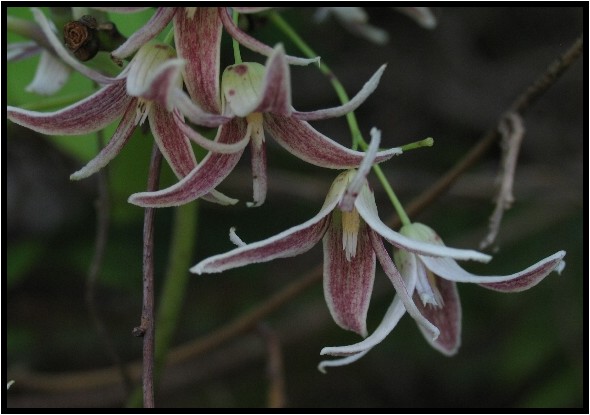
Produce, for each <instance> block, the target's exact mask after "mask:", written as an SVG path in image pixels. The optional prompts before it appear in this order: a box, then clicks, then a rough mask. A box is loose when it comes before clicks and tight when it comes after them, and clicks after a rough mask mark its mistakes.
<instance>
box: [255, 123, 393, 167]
mask: <svg viewBox="0 0 590 415" xmlns="http://www.w3.org/2000/svg"><path fill="white" fill-rule="evenodd" d="M264 127H265V128H266V129H267V130H268V132H269V133H270V134H271V135H272V136H273V137H274V139H275V140H276V141H277V142H278V143H279V144H280V145H281V146H283V147H284V148H286V149H287V150H288V151H289V152H290V153H292V154H293V155H295V156H296V157H299V158H300V159H302V160H305V161H307V162H308V163H311V164H314V165H316V166H320V167H325V168H329V169H351V168H355V167H358V166H359V165H360V164H361V162H362V161H363V158H364V157H365V153H364V152H362V151H354V150H351V149H349V148H346V147H344V146H343V145H341V144H338V143H337V142H335V141H333V140H331V139H330V138H328V137H326V136H325V135H323V134H321V133H320V132H318V131H316V130H315V129H314V128H313V127H312V126H311V125H309V124H308V123H307V122H305V121H300V120H297V119H295V118H293V117H290V118H289V117H284V116H281V115H274V114H268V113H266V114H264ZM401 152H402V151H401V149H399V148H392V149H389V150H385V151H380V152H378V153H377V156H376V158H375V163H381V162H382V161H385V160H388V159H390V158H391V157H393V156H394V155H396V154H401Z"/></svg>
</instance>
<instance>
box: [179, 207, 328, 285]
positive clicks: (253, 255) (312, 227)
mask: <svg viewBox="0 0 590 415" xmlns="http://www.w3.org/2000/svg"><path fill="white" fill-rule="evenodd" d="M337 202H338V200H337V199H334V200H333V201H332V203H331V204H328V205H325V206H324V207H323V208H322V209H321V210H320V212H319V213H318V214H317V215H316V216H314V217H313V218H311V219H310V220H308V221H307V222H304V223H302V224H301V225H298V226H294V227H292V228H291V229H288V230H286V231H283V232H281V233H279V234H278V235H275V236H273V237H270V238H268V239H265V240H263V241H259V242H254V243H251V244H247V245H244V246H241V247H238V248H236V249H233V250H231V251H229V252H227V253H225V254H220V255H214V256H212V257H210V258H207V259H205V260H203V261H201V262H199V263H198V264H197V265H195V266H194V267H192V268H191V269H190V271H191V272H194V273H196V274H203V273H215V272H222V271H225V270H227V269H232V268H237V267H241V266H244V265H248V264H253V263H258V262H267V261H271V260H273V259H276V258H287V257H292V256H295V255H298V254H301V253H303V252H306V251H308V250H309V249H311V248H312V247H313V246H314V245H315V244H316V243H318V242H319V240H320V239H321V238H322V236H323V235H324V233H325V232H326V228H327V227H328V225H329V222H330V217H329V215H330V213H331V212H332V209H334V206H336V203H337Z"/></svg>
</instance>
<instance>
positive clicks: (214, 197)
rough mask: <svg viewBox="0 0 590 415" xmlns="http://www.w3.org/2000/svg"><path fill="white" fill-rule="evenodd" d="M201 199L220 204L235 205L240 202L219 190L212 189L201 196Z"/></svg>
mask: <svg viewBox="0 0 590 415" xmlns="http://www.w3.org/2000/svg"><path fill="white" fill-rule="evenodd" d="M201 199H203V200H206V201H207V202H211V203H217V204H218V205H222V206H229V205H235V204H236V203H238V202H239V200H238V199H234V198H233V197H228V196H226V195H224V194H223V193H221V192H218V191H217V190H211V191H210V192H209V193H207V194H206V195H203V196H201Z"/></svg>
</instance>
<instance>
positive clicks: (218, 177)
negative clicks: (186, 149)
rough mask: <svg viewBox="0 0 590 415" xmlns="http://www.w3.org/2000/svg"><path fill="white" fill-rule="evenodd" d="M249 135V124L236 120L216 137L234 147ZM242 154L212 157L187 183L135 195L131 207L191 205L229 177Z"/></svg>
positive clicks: (192, 173) (204, 162)
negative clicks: (190, 203)
mask: <svg viewBox="0 0 590 415" xmlns="http://www.w3.org/2000/svg"><path fill="white" fill-rule="evenodd" d="M246 132H247V127H246V122H245V121H244V120H242V119H239V118H236V119H234V120H232V121H230V122H229V123H227V124H225V125H223V126H222V127H221V128H220V129H219V131H218V133H217V137H216V139H215V140H216V141H219V142H220V143H228V144H233V143H235V142H237V141H239V140H241V139H242V138H243V137H244V135H245V134H246ZM242 153H243V151H238V152H236V153H233V154H216V153H209V154H207V156H205V158H204V159H203V161H202V162H201V163H200V164H199V165H198V166H197V167H196V168H194V169H193V170H192V171H191V172H190V173H189V174H188V175H187V176H186V177H185V178H184V179H182V180H180V181H179V182H178V183H176V184H175V185H173V186H171V187H169V188H167V189H162V190H159V191H157V192H142V193H135V194H133V195H131V196H130V197H129V200H128V201H129V203H132V204H134V205H137V206H142V207H168V206H179V205H182V204H184V203H188V202H190V201H192V200H195V199H197V198H199V197H201V196H203V195H206V194H207V193H209V192H210V191H211V190H213V189H214V188H215V187H217V185H219V183H221V182H222V181H223V179H225V178H226V177H227V175H228V174H229V173H231V171H232V170H233V168H234V167H235V165H236V164H237V163H238V161H239V160H240V157H241V156H242Z"/></svg>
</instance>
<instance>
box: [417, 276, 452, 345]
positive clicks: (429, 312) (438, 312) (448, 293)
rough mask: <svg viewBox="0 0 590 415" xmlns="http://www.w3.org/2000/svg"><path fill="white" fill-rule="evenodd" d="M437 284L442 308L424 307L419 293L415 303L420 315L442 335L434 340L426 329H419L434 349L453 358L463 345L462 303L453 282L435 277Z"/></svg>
mask: <svg viewBox="0 0 590 415" xmlns="http://www.w3.org/2000/svg"><path fill="white" fill-rule="evenodd" d="M435 284H436V288H437V289H438V292H439V293H440V295H441V298H442V303H443V305H442V307H437V306H434V305H432V304H426V305H424V304H423V303H422V301H421V300H420V296H419V295H418V293H417V292H415V293H414V302H415V303H416V306H417V307H418V310H420V313H421V314H422V315H423V316H424V317H426V318H427V319H428V321H430V322H431V323H432V324H434V325H435V326H436V327H438V329H439V330H440V335H439V336H438V338H437V339H436V340H433V339H432V336H431V335H430V333H429V332H428V331H427V330H425V329H424V327H422V326H421V325H418V328H419V329H420V331H421V332H422V334H423V335H424V338H425V339H426V341H427V342H428V343H429V344H430V345H431V346H432V347H434V348H435V349H436V350H438V351H439V352H441V353H442V354H444V355H446V356H453V355H454V354H456V353H457V351H458V350H459V346H460V345H461V301H460V300H459V293H458V292H457V286H456V284H455V283H454V282H453V281H447V280H444V279H442V278H438V277H436V276H435Z"/></svg>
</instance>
